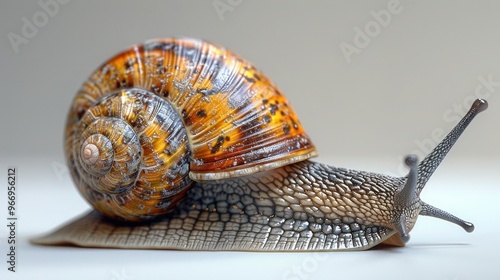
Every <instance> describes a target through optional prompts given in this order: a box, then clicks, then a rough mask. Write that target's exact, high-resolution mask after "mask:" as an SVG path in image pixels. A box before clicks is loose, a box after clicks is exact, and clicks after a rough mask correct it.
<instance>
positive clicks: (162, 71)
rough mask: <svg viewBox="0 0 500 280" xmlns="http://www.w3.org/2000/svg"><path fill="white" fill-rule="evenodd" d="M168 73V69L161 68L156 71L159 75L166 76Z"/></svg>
mask: <svg viewBox="0 0 500 280" xmlns="http://www.w3.org/2000/svg"><path fill="white" fill-rule="evenodd" d="M166 72H167V68H165V67H163V66H161V67H159V68H158V69H156V73H158V74H165V73H166Z"/></svg>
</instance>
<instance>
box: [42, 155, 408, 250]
mask: <svg viewBox="0 0 500 280" xmlns="http://www.w3.org/2000/svg"><path fill="white" fill-rule="evenodd" d="M404 180H405V179H404V178H394V177H389V176H381V175H378V174H373V173H367V172H359V171H353V170H346V169H339V168H333V167H329V166H326V165H323V164H319V163H315V162H311V161H308V160H306V161H303V162H299V163H296V164H292V165H289V166H285V167H281V168H278V169H276V170H272V171H268V172H262V173H258V174H254V175H251V176H244V177H240V178H233V179H227V180H223V181H219V182H212V183H203V184H200V183H196V184H195V186H194V187H193V188H192V189H191V190H190V191H189V192H188V195H187V198H186V200H184V201H183V202H182V203H181V204H180V205H179V207H178V208H177V209H176V211H175V212H173V213H171V214H169V215H168V216H167V217H165V218H163V219H162V220H160V221H153V222H149V223H146V224H139V225H138V224H119V223H117V222H112V221H109V220H104V219H102V216H100V215H99V214H97V213H95V212H93V213H91V214H89V215H88V216H86V217H84V218H83V219H80V220H78V221H76V222H74V223H72V224H70V225H68V226H66V227H64V228H62V229H61V230H59V231H58V232H56V233H54V234H52V235H50V236H48V237H44V238H41V239H38V240H36V241H35V242H36V243H41V244H54V243H55V244H61V243H71V244H75V245H80V246H93V247H126V248H156V249H179V250H250V251H252V250H259V251H301V250H357V249H359V250H363V249H368V248H370V247H373V246H375V245H377V244H380V243H382V242H384V241H386V240H387V239H389V238H390V237H391V236H392V237H398V235H394V234H395V233H397V231H396V230H394V229H393V227H392V226H391V223H392V217H393V216H394V209H393V208H392V207H393V206H392V205H393V203H391V201H392V200H393V199H394V195H395V192H396V191H397V189H398V185H400V184H401V183H402V182H404ZM399 243H400V242H399ZM399 245H402V244H399Z"/></svg>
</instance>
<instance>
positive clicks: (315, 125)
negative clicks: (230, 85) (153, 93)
mask: <svg viewBox="0 0 500 280" xmlns="http://www.w3.org/2000/svg"><path fill="white" fill-rule="evenodd" d="M40 2H42V3H48V2H52V1H49V0H41V1H40ZM61 2H62V0H61ZM54 3H56V2H54ZM221 3H222V4H221ZM224 3H226V4H227V5H229V6H226V8H228V9H227V10H223V11H222V10H219V11H218V10H217V9H216V6H217V7H219V9H224V7H223V5H224ZM390 3H392V2H391V1H388V0H383V1H364V2H360V1H358V2H356V3H351V2H348V1H316V2H314V3H310V2H307V1H273V2H270V1H248V0H217V1H212V0H209V1H106V2H100V1H76V0H73V1H68V3H66V4H57V7H58V8H57V11H56V10H53V12H51V14H48V13H47V12H46V11H44V9H43V7H42V6H43V5H40V4H39V2H38V1H9V2H7V1H4V2H1V3H0V85H1V87H0V89H1V93H0V96H1V97H0V98H1V100H0V106H1V107H0V119H1V122H0V168H1V169H0V174H1V175H0V182H1V183H0V184H1V185H2V186H6V182H7V178H6V177H7V176H6V173H7V168H8V167H9V166H14V167H17V168H18V186H19V191H18V200H17V203H18V207H19V208H18V212H17V216H18V217H19V221H18V232H17V237H18V242H19V244H18V252H17V254H18V267H17V268H18V272H17V273H15V274H14V273H10V272H7V264H6V263H5V262H4V261H3V260H5V259H6V256H5V254H6V250H7V245H6V237H7V229H6V227H5V226H0V254H1V255H2V257H0V260H2V261H1V262H0V276H1V279H89V278H92V279H109V280H111V279H116V280H128V279H170V278H180V277H182V278H190V279H193V278H195V277H196V278H201V277H203V278H208V279H212V278H215V277H217V278H219V279H229V278H231V279H234V278H241V279H244V278H249V279H306V278H307V279H313V278H314V279H324V278H327V277H328V278H347V277H349V278H353V279H356V278H367V277H371V278H372V279H378V278H381V277H385V278H386V279H472V278H475V279H477V278H482V279H497V278H498V277H499V276H500V272H498V269H497V268H496V267H495V265H496V264H495V262H496V259H497V253H498V251H499V250H500V245H499V244H498V234H499V233H500V230H499V227H498V225H497V223H498V221H499V218H498V213H500V206H499V203H498V199H499V198H500V193H499V188H498V174H499V168H500V163H499V158H500V147H499V144H498V143H500V133H499V129H498V120H499V119H500V98H499V95H500V85H498V84H493V86H490V88H489V89H488V88H486V87H484V85H483V84H484V83H482V82H481V79H486V80H488V79H489V80H492V81H493V82H494V83H500V36H498V34H499V33H498V31H499V30H500V17H499V16H498V15H499V13H498V12H499V11H500V3H499V2H496V1H474V2H473V1H440V2H438V3H434V2H432V1H406V0H401V1H400V2H394V3H399V4H395V5H396V7H397V11H399V12H397V13H392V14H391V18H390V21H389V20H387V21H386V23H387V24H385V23H384V25H386V26H382V25H381V24H380V23H378V22H377V21H376V19H375V17H374V15H373V14H380V11H381V10H387V9H388V5H390ZM372 11H373V12H372ZM44 15H45V17H44ZM23 18H25V19H23ZM44 19H46V20H44ZM26 21H29V22H30V23H31V24H34V23H37V24H38V26H35V27H36V31H34V32H33V30H32V32H31V33H29V34H27V35H29V36H25V35H26V34H24V35H23V27H24V26H25V25H26ZM366 27H368V29H369V32H370V30H371V32H372V33H371V35H372V36H370V37H368V38H369V43H366V44H365V45H360V44H359V43H360V42H359V41H356V39H357V38H358V37H359V35H356V34H359V32H357V31H356V30H357V28H359V29H360V30H362V32H363V33H366V31H365V28H366ZM377 27H378V28H377ZM370 28H371V29H370ZM9 34H10V35H9ZM12 34H16V35H17V36H21V37H23V38H24V39H25V40H24V43H21V44H19V45H16V44H15V43H14V44H13V43H12V42H11V39H10V38H12V36H14V35H12ZM170 36H190V37H197V38H203V39H206V40H209V41H211V42H214V43H217V44H220V45H223V46H225V47H227V48H229V49H231V50H233V51H234V52H236V53H239V54H241V55H242V56H244V57H245V58H247V59H249V60H250V61H252V62H253V63H254V64H255V65H257V67H258V68H260V69H261V70H263V71H264V73H266V74H267V75H268V76H269V77H270V78H271V79H272V80H273V81H274V82H275V83H276V84H277V85H278V86H279V87H280V88H281V89H282V91H283V92H284V93H285V94H286V95H287V96H288V97H289V100H290V102H291V103H292V104H293V105H294V108H295V110H296V111H297V113H298V114H299V116H300V118H301V122H302V124H303V125H304V126H305V127H306V129H307V131H308V133H309V135H310V137H311V138H312V139H313V141H314V142H315V144H316V145H317V147H318V150H319V152H320V154H321V156H320V157H319V158H318V159H317V160H318V161H322V162H326V163H330V164H332V165H337V166H343V167H349V168H354V169H361V170H369V171H376V172H380V173H386V174H391V175H403V174H404V173H403V172H405V170H404V168H402V164H401V162H402V158H403V156H404V155H405V154H407V153H417V154H425V153H426V152H427V150H429V149H430V146H432V145H433V143H435V139H434V140H433V139H432V137H433V132H434V133H438V132H440V131H446V132H447V131H449V130H450V129H451V128H452V127H453V126H454V125H455V122H456V118H457V117H458V116H461V115H462V113H460V111H461V110H462V109H461V108H464V106H466V107H468V106H469V105H470V103H471V100H472V99H473V98H474V96H475V95H476V94H477V93H480V94H481V96H483V97H487V99H488V101H489V104H490V108H489V109H488V110H487V111H486V112H484V113H482V114H481V115H480V116H479V117H478V118H477V119H476V120H475V121H474V122H473V123H472V125H471V126H470V127H469V129H468V130H467V131H466V132H465V133H464V135H463V137H462V138H461V139H460V141H459V143H458V144H457V145H456V147H455V148H454V149H453V150H452V151H451V152H450V154H449V156H448V158H447V159H446V160H445V162H444V163H443V166H442V167H440V168H439V169H438V171H437V172H436V174H435V176H434V177H433V179H431V181H430V182H429V184H428V187H427V188H426V189H425V190H424V193H423V198H424V199H425V200H426V201H427V202H429V203H432V204H434V205H436V206H438V207H441V208H443V209H446V210H449V211H450V212H452V213H454V214H456V215H458V216H460V217H463V218H465V219H468V220H471V221H473V222H474V223H475V225H476V231H475V232H474V233H472V234H467V233H465V232H464V231H463V230H461V229H460V228H459V227H457V226H454V225H451V224H448V223H446V222H443V221H437V220H434V219H431V218H426V217H423V218H420V219H419V221H418V223H417V225H416V227H415V228H414V230H413V231H412V232H411V236H412V239H411V240H410V242H409V244H408V246H407V247H405V248H393V249H383V250H373V251H367V252H356V253H352V252H347V253H335V252H333V253H321V254H314V253H311V254H309V253H240V252H231V253H227V252H216V253H214V252H176V251H147V250H105V249H99V250H97V249H81V248H67V247H41V246H34V245H31V244H30V243H29V242H28V240H29V239H30V238H32V237H34V236H37V235H40V234H43V233H46V232H48V231H50V230H51V229H53V228H55V227H57V226H59V225H61V224H63V223H64V222H66V221H68V220H70V219H72V218H73V217H75V216H77V215H79V214H81V213H83V212H85V211H87V210H88V209H89V207H88V206H87V204H86V203H85V202H84V201H83V200H82V199H81V198H80V196H79V195H78V193H77V192H76V190H75V189H74V187H73V185H72V182H71V178H70V177H69V175H68V173H67V170H66V169H65V162H64V157H63V148H62V141H63V139H62V135H63V125H64V121H65V115H66V112H67V110H68V108H69V104H70V102H71V99H72V98H73V96H74V93H75V92H76V90H77V89H78V88H79V86H80V84H81V83H82V82H83V81H84V80H85V79H86V78H87V76H88V75H89V74H90V73H91V72H92V71H93V70H94V69H95V68H96V67H97V66H98V65H99V64H100V63H102V62H103V61H104V60H105V59H107V58H108V57H110V56H112V55H114V54H115V53H116V52H118V51H120V50H122V49H124V48H126V47H128V46H129V45H131V44H134V43H138V42H142V41H144V40H147V39H150V38H159V37H170ZM28 37H29V38H28ZM342 43H345V44H349V45H352V46H353V47H357V48H358V53H354V54H352V55H350V56H346V55H345V54H344V53H343V52H342V49H341V47H340V46H341V44H342ZM348 60H349V61H350V62H349V61H348ZM478 88H479V91H477V93H476V90H477V89H478ZM422 143H425V144H422ZM6 203H7V199H6V190H5V188H3V191H1V192H0V219H1V221H2V222H1V223H0V225H2V224H4V223H5V224H6V223H7V221H6V217H7V211H6V209H7V206H6ZM4 256H5V257H4ZM4 275H5V276H7V278H5V277H4Z"/></svg>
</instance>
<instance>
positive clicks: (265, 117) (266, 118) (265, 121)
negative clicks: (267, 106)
mask: <svg viewBox="0 0 500 280" xmlns="http://www.w3.org/2000/svg"><path fill="white" fill-rule="evenodd" d="M262 119H263V120H264V123H270V122H271V116H269V115H264V117H263V118H262Z"/></svg>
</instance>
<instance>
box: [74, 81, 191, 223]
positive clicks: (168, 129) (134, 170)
mask: <svg viewBox="0 0 500 280" xmlns="http://www.w3.org/2000/svg"><path fill="white" fill-rule="evenodd" d="M177 118H178V116H177V113H176V112H175V111H174V109H173V108H172V106H171V105H170V104H169V103H168V102H166V101H165V100H164V99H162V98H160V97H158V96H156V95H154V94H152V93H149V92H147V91H144V90H141V89H128V90H122V91H118V92H115V93H113V94H110V95H107V96H106V97H105V98H103V99H102V100H101V101H99V102H98V103H96V104H95V105H94V106H93V107H92V108H90V109H89V110H87V111H86V112H85V114H84V115H83V117H82V119H81V120H80V122H79V123H78V125H77V126H76V128H75V131H74V133H75V135H78V137H76V139H75V141H73V147H72V157H71V159H73V160H72V162H71V164H72V165H74V168H73V173H74V175H75V177H74V178H75V180H77V186H78V187H79V189H80V191H81V192H82V194H83V196H84V197H85V198H87V200H88V201H90V203H91V204H92V205H93V206H94V207H95V208H97V209H98V210H99V211H100V212H101V213H103V214H105V215H107V216H111V217H115V218H116V217H118V218H121V219H126V220H132V221H133V220H141V219H147V218H153V217H155V216H157V215H161V214H163V213H165V212H166V211H169V210H170V209H171V208H173V207H174V206H175V204H176V203H174V202H175V201H178V200H179V198H177V197H176V195H178V194H179V193H181V194H182V193H184V192H185V190H186V189H187V188H188V187H189V186H190V185H191V180H190V179H189V176H188V172H189V156H190V150H189V147H188V143H187V136H186V133H185V131H184V129H183V128H182V127H180V124H181V123H180V122H179V121H178V120H177Z"/></svg>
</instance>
